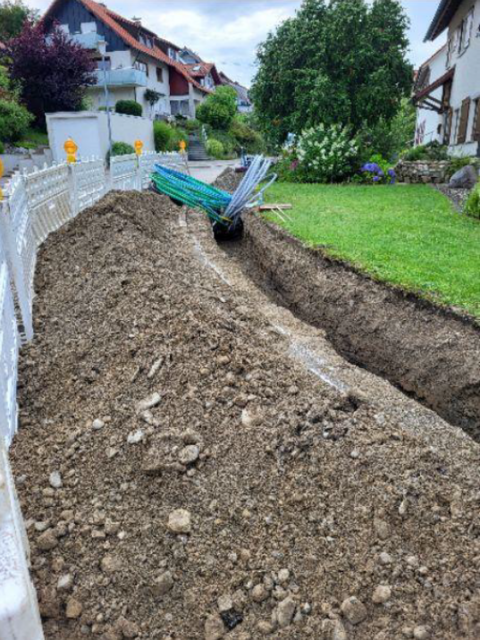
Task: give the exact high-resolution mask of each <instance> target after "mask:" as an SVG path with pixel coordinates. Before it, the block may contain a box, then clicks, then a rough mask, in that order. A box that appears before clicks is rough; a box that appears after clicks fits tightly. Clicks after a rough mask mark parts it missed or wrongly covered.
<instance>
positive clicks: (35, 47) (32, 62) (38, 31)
mask: <svg viewBox="0 0 480 640" xmlns="http://www.w3.org/2000/svg"><path fill="white" fill-rule="evenodd" d="M3 54H4V56H3V57H4V61H5V62H4V64H6V66H7V67H8V71H9V75H10V78H11V80H12V81H13V82H14V83H17V84H18V85H19V86H20V98H21V100H22V102H23V103H24V104H25V105H26V107H27V108H28V110H29V111H30V112H31V113H33V115H34V116H35V119H36V121H37V124H39V125H42V124H43V123H44V121H45V113H49V112H50V113H51V112H55V111H75V110H76V109H78V108H79V107H80V104H81V101H82V98H83V96H84V94H85V89H86V87H88V86H89V85H93V84H95V82H96V79H95V75H94V74H93V71H94V69H95V67H96V64H95V62H94V60H93V58H92V56H91V54H90V53H89V52H88V50H87V49H84V48H83V47H82V46H81V45H79V44H77V43H75V42H72V40H71V39H70V38H69V37H68V36H67V35H66V34H65V33H63V31H61V30H60V29H59V28H57V27H55V28H54V29H53V31H51V32H50V33H49V34H48V35H47V34H46V33H45V31H44V28H43V25H42V24H41V23H39V24H32V23H30V22H27V23H26V24H25V26H24V29H23V31H22V33H21V35H20V36H18V37H17V38H13V39H12V40H10V41H9V42H8V44H7V47H6V49H5V51H4V52H3Z"/></svg>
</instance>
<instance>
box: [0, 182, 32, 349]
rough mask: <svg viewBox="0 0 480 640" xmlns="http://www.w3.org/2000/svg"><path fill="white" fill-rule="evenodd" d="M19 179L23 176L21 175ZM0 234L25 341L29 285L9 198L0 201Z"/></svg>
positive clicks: (29, 318)
mask: <svg viewBox="0 0 480 640" xmlns="http://www.w3.org/2000/svg"><path fill="white" fill-rule="evenodd" d="M21 180H22V181H24V180H25V178H24V177H23V176H22V177H21ZM0 235H1V236H2V239H3V242H4V246H5V251H6V255H7V261H8V263H9V266H10V269H11V273H12V276H13V283H14V285H15V293H16V301H17V302H18V305H19V307H20V312H21V316H22V323H23V329H24V332H25V338H26V340H27V342H29V341H30V340H32V339H33V322H32V308H31V305H30V295H29V291H28V289H29V287H30V284H29V283H28V282H27V278H26V275H25V270H24V268H23V262H22V259H21V257H20V255H19V253H18V248H17V243H16V239H15V234H14V232H13V229H12V225H11V211H10V203H9V198H8V197H7V198H6V199H5V200H3V201H2V202H0Z"/></svg>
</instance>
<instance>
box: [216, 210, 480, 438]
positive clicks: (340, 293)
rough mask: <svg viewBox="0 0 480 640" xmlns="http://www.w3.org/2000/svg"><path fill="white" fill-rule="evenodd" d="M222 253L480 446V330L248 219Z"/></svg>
mask: <svg viewBox="0 0 480 640" xmlns="http://www.w3.org/2000/svg"><path fill="white" fill-rule="evenodd" d="M220 246H221V249H222V250H223V251H224V252H225V254H226V255H227V256H228V258H229V259H230V260H233V261H234V262H235V263H237V265H238V266H239V267H240V269H241V270H242V272H243V273H244V274H245V275H246V276H247V277H249V278H250V280H252V281H253V283H254V284H255V285H256V286H257V287H259V288H260V290H262V291H263V293H265V294H266V295H267V297H268V298H269V299H270V300H271V301H273V302H274V303H276V304H278V305H281V306H283V307H285V308H287V309H288V310H289V311H290V312H291V313H292V314H293V315H294V316H296V317H297V318H298V319H300V320H302V321H303V322H306V323H308V324H310V325H311V326H313V327H315V328H317V329H321V330H323V331H324V332H325V334H326V337H327V339H328V341H329V342H330V343H331V344H332V346H333V347H334V349H335V350H336V351H337V352H338V353H339V354H340V355H341V356H342V357H343V358H345V359H346V360H347V361H349V362H350V363H352V364H354V365H356V366H358V367H362V368H364V369H366V370H367V371H369V372H371V373H374V374H375V375H377V376H380V377H382V378H384V379H385V380H387V381H388V382H390V383H391V384H393V385H394V386H395V387H397V388H398V389H400V390H401V391H402V392H404V393H405V394H406V395H407V396H408V397H410V398H414V399H415V400H416V401H418V402H420V403H421V404H423V405H424V406H426V407H428V408H429V409H432V410H433V411H435V412H436V413H437V414H438V415H439V416H441V417H442V418H443V419H445V420H446V421H448V422H449V423H451V424H452V425H455V426H457V427H460V428H461V429H463V430H464V431H465V432H466V433H467V434H468V435H469V436H470V437H472V438H473V439H474V440H476V441H478V442H480V328H479V327H478V325H477V324H476V323H475V322H474V321H473V320H472V319H470V318H469V317H467V316H462V315H461V314H460V313H457V312H455V311H454V310H450V309H443V308H441V307H438V306H436V305H434V304H432V303H429V302H428V301H426V300H424V299H422V298H419V297H418V296H416V295H414V294H411V293H406V292H404V291H402V290H400V289H397V288H394V287H390V286H388V285H386V284H384V283H380V282H377V281H375V280H373V279H371V278H369V277H368V276H365V275H364V274H361V273H358V272H357V271H355V270H354V269H352V268H351V267H350V266H348V265H346V264H344V263H342V262H340V261H336V260H332V259H330V258H328V257H327V256H325V255H323V254H322V253H321V252H320V251H316V250H313V249H309V248H307V247H305V246H304V245H302V244H301V243H300V242H299V241H297V240H296V239H295V238H293V237H291V236H290V235H288V234H287V233H286V232H285V231H284V230H282V229H280V228H279V227H276V226H275V225H272V224H270V223H267V222H265V221H264V220H260V219H259V218H256V217H254V216H248V218H247V220H246V224H245V233H244V236H243V239H242V240H241V241H238V242H235V243H222V244H221V245H220Z"/></svg>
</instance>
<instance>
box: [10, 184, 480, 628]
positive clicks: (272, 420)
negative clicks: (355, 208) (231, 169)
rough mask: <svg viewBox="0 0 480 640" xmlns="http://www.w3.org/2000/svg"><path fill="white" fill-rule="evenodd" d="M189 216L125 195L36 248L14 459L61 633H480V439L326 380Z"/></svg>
mask: <svg viewBox="0 0 480 640" xmlns="http://www.w3.org/2000/svg"><path fill="white" fill-rule="evenodd" d="M178 214H179V209H177V208H176V207H173V206H172V205H171V204H170V202H169V201H168V200H167V199H164V198H162V197H160V196H157V195H154V194H143V195H141V194H137V193H125V194H112V195H109V196H108V197H107V198H105V199H104V200H103V201H102V202H101V203H100V204H98V205H97V206H96V207H95V208H93V209H91V210H89V211H87V212H84V213H83V214H81V215H80V216H79V217H78V218H77V219H76V220H75V221H73V222H72V223H71V224H70V225H68V226H67V227H65V228H63V229H62V230H61V231H60V232H59V233H57V234H55V235H53V236H52V237H50V238H49V240H48V241H47V243H46V244H45V246H44V249H43V251H42V253H41V256H40V259H39V264H38V275H37V279H36V291H37V297H36V302H35V307H36V308H35V318H36V338H35V341H34V343H33V344H32V345H31V346H29V347H28V348H27V349H25V350H24V351H23V358H22V363H21V370H20V411H21V425H20V430H19V434H18V436H17V438H16V440H15V443H14V448H13V451H12V459H13V466H14V471H15V475H16V479H17V482H18V489H19V494H20V498H21V503H22V508H23V513H24V515H25V517H26V519H27V521H28V522H27V524H28V534H29V538H30V541H31V545H32V564H33V574H34V579H35V582H36V585H37V587H38V589H39V592H40V601H41V611H42V615H43V616H44V619H45V631H46V637H47V638H48V639H49V640H60V639H62V640H67V639H68V640H75V639H77V638H84V637H85V636H88V635H91V634H93V635H94V636H97V637H100V638H103V639H104V640H115V639H118V640H120V639H122V638H136V637H139V638H145V639H152V640H153V639H162V640H167V639H170V640H173V639H177V640H194V639H197V638H198V639H205V640H218V639H220V638H223V637H224V636H225V637H227V638H230V639H231V640H248V639H250V640H256V639H257V638H262V637H264V636H268V635H269V634H270V635H271V637H274V638H275V639H279V640H294V639H302V640H304V639H305V638H314V639H315V640H317V639H319V640H333V639H336V640H340V639H348V640H372V639H373V638H375V639H376V640H390V639H392V638H402V637H405V638H417V639H418V638H438V639H440V638H441V639H442V640H449V639H456V638H468V639H469V640H474V638H477V637H479V634H480V593H479V590H478V572H479V568H480V518H479V513H480V509H479V507H480V495H479V493H478V483H479V479H480V471H479V461H480V448H479V447H478V445H476V444H475V443H473V442H472V441H471V440H469V439H468V438H467V437H465V436H464V435H463V434H459V433H458V432H457V430H455V429H453V428H451V427H449V426H448V425H445V424H443V423H442V424H440V423H441V421H440V420H439V433H444V436H441V437H440V436H439V440H438V446H436V447H432V446H431V444H430V443H429V442H428V441H426V439H425V438H424V437H423V436H422V435H421V433H417V432H416V430H415V424H414V423H413V422H412V426H411V427H409V428H406V427H404V426H399V424H398V423H396V422H394V421H392V420H390V419H388V418H386V417H385V415H382V413H380V412H379V411H378V409H377V408H376V407H375V406H374V405H372V404H371V403H370V402H368V401H366V400H365V399H364V398H362V396H361V395H357V394H345V393H340V392H337V391H335V390H333V389H329V388H327V387H326V386H325V385H323V384H321V382H320V381H319V380H318V378H317V377H315V376H314V375H313V374H311V373H309V372H308V371H306V370H305V369H304V368H303V367H302V366H301V365H300V364H299V363H297V362H296V361H295V360H292V359H290V358H289V357H288V356H286V355H285V352H284V349H283V343H282V336H280V335H279V333H278V331H276V330H275V329H274V328H273V327H272V326H271V325H270V324H268V322H267V321H266V320H265V318H264V316H262V315H261V314H259V313H258V310H257V309H256V308H255V307H254V306H253V305H252V304H250V303H249V300H248V299H245V298H244V297H242V296H241V295H239V294H237V293H236V292H235V291H234V290H233V289H232V288H231V287H229V286H228V285H227V284H226V283H225V282H224V280H222V278H221V277H219V275H218V274H217V273H216V272H215V271H214V269H211V268H209V267H208V265H207V264H206V261H205V260H201V259H200V258H201V255H200V253H199V251H200V250H199V249H198V250H197V251H196V250H195V242H194V239H192V238H190V237H189V236H188V234H187V232H186V230H185V228H183V227H182V226H181V225H179V224H178ZM204 225H208V223H207V222H206V221H205V222H204ZM446 443H447V444H446Z"/></svg>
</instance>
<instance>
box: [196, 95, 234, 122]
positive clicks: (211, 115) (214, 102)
mask: <svg viewBox="0 0 480 640" xmlns="http://www.w3.org/2000/svg"><path fill="white" fill-rule="evenodd" d="M236 113H237V92H236V91H235V89H233V88H232V87H218V89H217V90H216V91H215V93H212V94H211V95H209V96H208V98H207V99H206V100H205V101H204V102H202V104H201V105H200V106H199V107H198V108H197V118H198V120H200V122H203V123H204V124H209V125H211V126H212V127H213V128H214V129H221V130H223V131H227V130H228V128H229V127H230V125H231V124H232V122H233V119H234V117H235V114H236Z"/></svg>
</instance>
